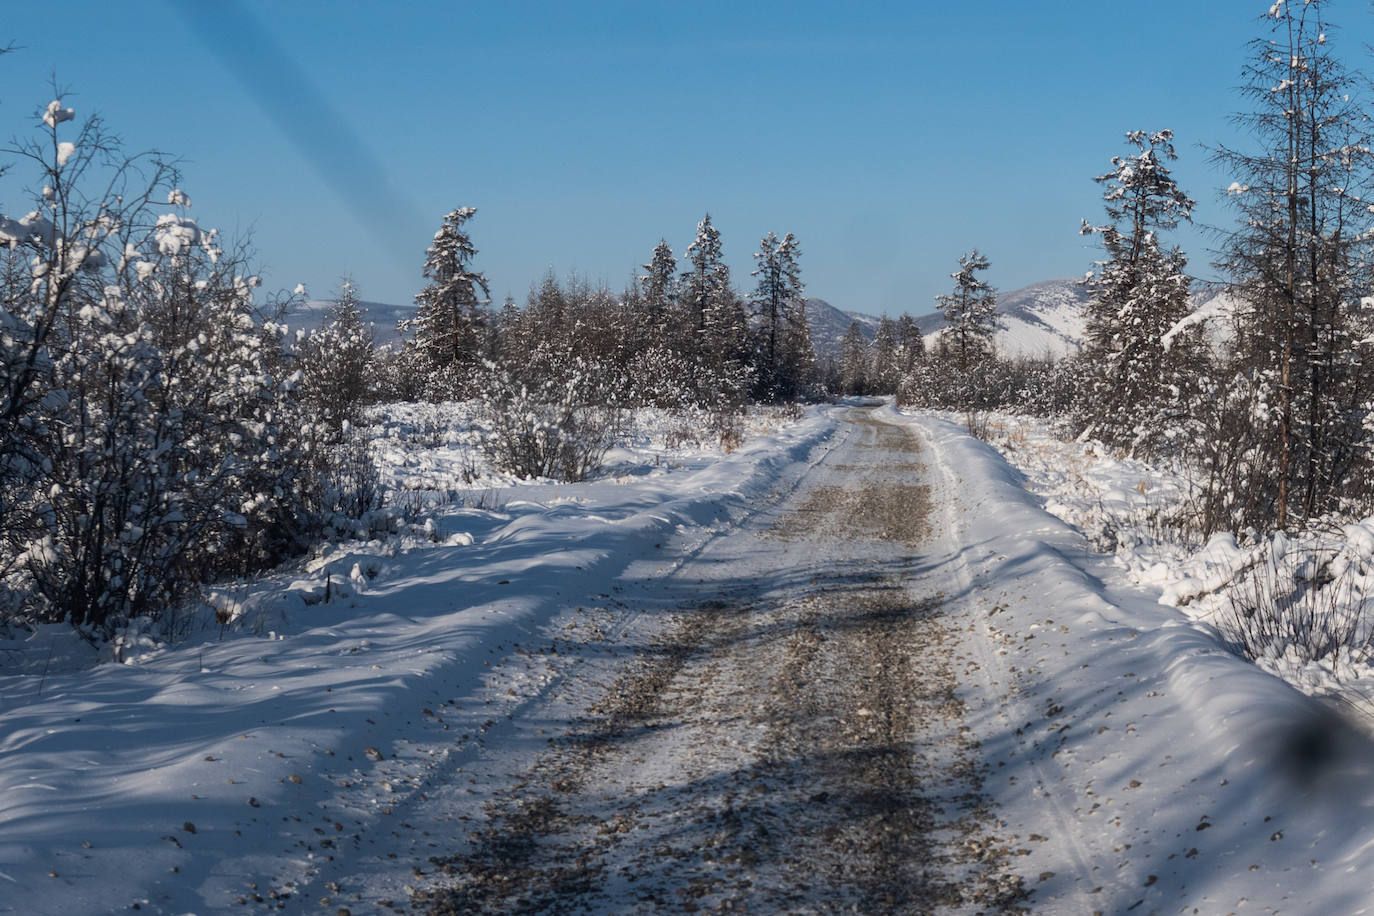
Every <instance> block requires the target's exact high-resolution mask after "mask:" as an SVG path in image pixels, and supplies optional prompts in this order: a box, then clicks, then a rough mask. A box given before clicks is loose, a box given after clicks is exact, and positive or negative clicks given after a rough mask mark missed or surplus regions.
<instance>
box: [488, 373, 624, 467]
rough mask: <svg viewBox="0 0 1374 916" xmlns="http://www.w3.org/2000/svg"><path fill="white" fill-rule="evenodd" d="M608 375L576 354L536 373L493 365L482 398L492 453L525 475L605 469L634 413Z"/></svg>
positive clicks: (493, 462) (498, 462) (501, 463)
mask: <svg viewBox="0 0 1374 916" xmlns="http://www.w3.org/2000/svg"><path fill="white" fill-rule="evenodd" d="M608 375H609V373H608V372H607V371H606V370H605V368H604V367H598V366H596V365H594V364H586V363H583V362H582V361H581V360H579V359H576V358H574V359H572V360H570V361H569V362H568V364H567V365H566V366H565V367H563V371H562V372H559V373H557V374H553V373H549V374H543V375H542V377H534V378H530V377H528V375H527V374H526V373H524V372H519V373H517V372H516V371H514V370H513V368H512V367H510V366H503V365H496V364H490V365H489V366H488V371H487V377H486V382H485V385H484V393H483V398H482V418H483V423H484V425H485V426H486V427H487V430H488V432H487V435H486V438H485V439H484V440H483V450H484V452H485V454H486V456H487V460H488V461H489V462H490V463H491V465H492V466H493V467H495V468H497V469H499V470H501V471H504V472H506V473H509V474H514V475H516V476H518V477H549V478H553V479H555V480H566V481H577V480H585V479H587V478H588V477H589V476H591V475H592V474H594V473H596V472H597V471H599V470H600V469H601V462H602V460H603V459H604V458H605V457H606V452H607V451H609V450H610V448H611V446H612V445H614V444H615V441H616V439H617V438H618V437H619V436H620V435H621V434H622V433H623V432H624V427H625V423H626V420H627V417H628V413H627V411H625V410H624V409H622V408H620V407H618V406H616V405H615V399H614V398H613V397H611V396H610V394H611V393H610V392H608V391H607V390H606V388H607V385H606V383H607V376H608Z"/></svg>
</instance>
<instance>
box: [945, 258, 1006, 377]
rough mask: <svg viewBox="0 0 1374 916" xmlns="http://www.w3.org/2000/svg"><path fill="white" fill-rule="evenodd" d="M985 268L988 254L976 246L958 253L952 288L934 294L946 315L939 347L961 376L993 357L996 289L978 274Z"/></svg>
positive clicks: (987, 263)
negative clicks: (966, 252) (967, 251)
mask: <svg viewBox="0 0 1374 916" xmlns="http://www.w3.org/2000/svg"><path fill="white" fill-rule="evenodd" d="M988 267H989V262H988V259H987V256H986V255H983V254H981V253H980V252H979V251H978V249H976V248H975V249H974V250H973V251H970V252H969V253H968V254H965V255H961V256H960V257H959V269H958V270H956V271H955V272H954V273H952V274H950V277H952V278H953V279H954V291H953V292H952V293H948V294H946V295H942V296H936V297H935V301H936V302H937V303H938V304H939V307H940V311H941V312H942V313H943V314H944V317H945V328H944V330H943V331H942V332H941V333H940V341H939V343H940V349H941V352H942V355H943V356H944V358H945V359H946V360H947V361H948V362H950V363H951V364H952V365H953V367H954V369H955V370H956V371H958V372H959V373H960V374H961V375H967V374H968V373H969V372H970V371H972V370H973V369H975V368H977V367H978V366H980V365H982V364H983V363H985V362H987V361H988V360H990V359H992V356H993V348H992V335H993V331H994V330H995V329H996V324H995V322H996V320H997V291H996V290H995V289H993V288H992V286H991V285H989V284H988V282H987V281H986V280H983V279H981V278H979V276H978V273H979V272H980V271H984V270H987V269H988Z"/></svg>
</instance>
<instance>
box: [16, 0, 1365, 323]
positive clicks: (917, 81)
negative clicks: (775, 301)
mask: <svg viewBox="0 0 1374 916" xmlns="http://www.w3.org/2000/svg"><path fill="white" fill-rule="evenodd" d="M1268 6H1269V0H1209V2H1207V3H1198V2H1197V0H1156V2H1153V3H1150V4H1146V5H1135V6H1120V5H1109V4H1104V3H1102V2H1101V0H1093V2H1087V0H1054V2H1042V3H1030V2H980V0H967V2H962V3H941V4H935V3H928V2H925V0H917V2H913V0H907V2H900V3H896V2H894V3H884V2H868V3H865V2H858V3H846V4H838V3H819V2H804V0H796V2H791V3H774V2H754V3H748V4H744V3H739V2H737V0H736V2H700V3H693V4H682V3H674V4H666V3H647V2H634V3H631V2H624V3H535V2H520V0H510V2H481V3H478V2H460V0H445V2H404V0H398V2H396V3H391V4H382V3H363V2H346V0H329V2H326V0H299V2H293V0H278V2H259V0H235V2H225V0H221V2H204V3H202V2H200V0H130V2H125V3H119V4H112V3H108V2H107V0H99V2H87V0H68V2H64V3H63V4H61V5H60V6H59V7H52V6H45V5H42V4H33V3H26V4H9V5H8V8H7V9H6V10H5V13H4V16H3V18H0V44H3V43H5V42H6V41H12V42H13V43H15V44H16V45H19V46H21V48H20V50H18V51H16V52H15V53H13V54H10V55H7V56H5V57H3V58H0V136H3V137H4V138H9V137H12V136H17V135H23V134H25V133H26V132H27V131H28V130H29V129H30V127H29V125H31V124H32V123H33V121H34V117H33V116H34V114H35V112H36V111H38V110H39V109H41V108H42V107H43V105H45V104H46V103H47V101H48V100H49V98H50V97H51V89H50V87H49V82H50V79H51V77H52V76H53V75H54V74H55V75H56V77H57V79H58V81H59V83H60V84H61V85H63V86H65V87H68V88H69V89H70V90H71V94H70V95H69V96H68V104H69V105H71V106H72V107H74V108H76V109H77V113H78V115H79V116H84V115H87V114H91V113H99V114H101V115H102V116H103V117H104V118H105V120H106V122H107V124H108V126H110V127H111V128H113V129H114V130H115V131H117V132H118V133H119V134H120V135H121V136H122V137H123V138H124V141H125V143H126V146H127V147H128V148H129V149H130V150H140V149H146V148H153V147H155V148H158V149H161V150H164V151H166V152H169V153H173V154H176V155H177V156H179V157H181V159H182V169H183V172H184V179H183V182H182V184H183V187H184V188H185V189H186V190H187V191H188V192H189V193H190V194H191V195H192V197H193V199H194V204H195V205H194V207H193V215H195V216H196V217H197V218H198V219H199V220H200V221H201V222H202V224H203V225H207V226H218V227H220V228H221V230H222V231H223V232H224V233H226V234H227V235H230V236H233V235H236V234H237V235H245V234H248V233H251V236H252V239H253V247H254V249H255V251H256V253H257V261H258V263H259V264H260V266H261V269H262V273H263V276H264V279H265V281H266V283H267V285H268V286H269V287H271V288H281V289H289V288H291V287H293V286H294V285H295V284H296V283H298V282H304V283H305V284H306V285H307V286H308V287H309V289H310V291H311V294H312V295H315V296H328V295H332V293H333V291H334V290H335V289H336V288H337V285H338V280H339V277H340V276H341V275H342V274H344V273H349V274H351V275H352V276H353V278H354V280H355V282H356V284H357V285H358V287H359V289H360V291H361V293H362V295H363V296H364V298H367V299H373V300H380V301H389V302H404V301H407V300H408V299H409V298H410V297H411V296H413V295H414V293H415V292H416V291H417V290H418V289H419V287H420V286H421V285H422V283H423V279H422V278H421V275H420V268H421V265H422V263H423V260H424V249H425V247H426V245H427V244H428V241H429V239H430V237H431V236H432V234H433V232H434V230H435V228H437V226H438V224H439V221H440V219H441V217H442V216H443V214H444V213H446V212H448V211H449V210H451V209H453V208H454V207H458V206H475V207H477V208H478V213H477V216H476V217H475V218H474V219H473V221H472V222H471V223H470V224H469V225H470V228H471V231H472V236H473V241H474V243H475V244H476V245H477V247H478V249H479V255H478V259H477V266H478V268H479V269H481V270H483V271H484V272H485V273H486V275H487V277H488V279H489V280H490V282H491V290H492V295H493V298H494V299H496V300H497V301H498V302H499V300H500V299H501V298H503V297H504V296H505V294H506V293H508V292H509V293H512V294H514V295H515V297H516V298H517V299H519V300H521V301H523V299H524V295H525V293H526V291H527V290H528V288H529V285H530V283H531V282H532V281H534V280H537V279H538V278H539V277H541V276H542V275H543V273H544V272H545V271H546V270H548V269H549V268H552V269H553V270H554V271H555V272H556V273H557V274H559V275H560V276H562V275H566V274H567V273H568V272H569V271H573V270H575V271H577V272H578V273H580V274H582V275H584V276H586V277H588V278H589V279H591V280H592V281H593V282H605V283H606V284H608V285H609V286H611V287H612V288H613V289H617V290H618V289H621V288H623V287H624V285H625V284H626V282H627V281H628V279H629V277H630V276H631V273H632V272H633V271H634V270H635V268H636V266H637V265H639V264H641V263H643V262H644V261H645V260H647V259H648V256H649V254H650V252H651V250H652V248H653V246H654V245H655V244H656V243H657V241H658V240H659V238H660V237H665V238H666V239H667V240H668V242H669V243H670V244H671V245H672V247H673V249H674V252H675V253H677V254H678V255H679V256H681V255H682V253H683V251H684V250H685V248H686V246H687V244H688V243H689V242H690V241H691V238H692V236H693V234H694V231H695V227H696V223H697V221H698V220H699V219H700V218H701V216H702V214H703V213H704V212H706V211H710V213H711V214H712V217H713V220H714V222H715V223H716V225H717V226H718V227H719V228H720V230H721V233H722V237H723V241H724V246H725V253H726V257H727V260H729V262H730V263H731V265H732V268H733V269H734V271H735V281H736V286H737V287H739V288H740V289H741V291H743V292H748V291H749V289H750V288H752V283H751V281H750V279H749V277H748V271H749V269H750V260H751V259H750V255H751V254H752V252H753V251H755V250H756V249H757V247H758V242H759V239H760V237H761V236H762V235H763V234H764V233H765V232H768V231H770V230H771V231H775V232H777V233H778V234H779V235H781V234H782V233H784V232H789V231H790V232H794V233H796V235H797V237H798V238H799V240H800V241H801V245H802V251H803V257H802V268H803V279H804V280H805V281H806V283H807V290H808V293H809V294H810V295H814V296H819V297H822V298H825V299H828V300H830V301H831V302H833V303H834V304H836V305H839V306H840V307H842V308H847V309H852V310H856V311H865V312H870V313H874V314H877V313H883V312H886V313H889V314H893V315H896V314H900V313H901V312H904V311H910V312H911V313H913V314H922V313H925V312H929V311H931V310H932V307H933V303H932V298H933V297H934V296H935V295H936V294H938V293H941V292H945V291H946V290H947V289H948V286H949V279H948V275H949V273H950V272H951V271H952V270H954V268H955V267H956V262H957V260H958V257H959V255H960V254H961V253H963V252H964V251H966V250H968V249H970V248H973V247H975V246H976V247H978V248H980V249H981V250H983V251H984V253H986V254H987V255H988V256H989V258H990V259H991V261H992V268H991V270H990V271H989V275H988V278H989V280H991V282H992V283H993V284H994V285H996V286H998V287H1000V288H1002V289H1006V290H1011V289H1015V288H1017V287H1020V286H1023V285H1026V284H1028V283H1032V282H1035V281H1038V280H1043V279H1049V278H1052V277H1060V276H1070V275H1077V274H1081V273H1082V272H1084V271H1086V270H1087V269H1089V268H1090V267H1091V264H1092V261H1093V259H1094V257H1095V253H1094V250H1093V249H1092V247H1091V243H1090V240H1088V239H1085V238H1083V237H1081V236H1080V235H1079V234H1078V231H1077V230H1078V226H1079V221H1080V220H1081V219H1082V218H1088V219H1094V220H1096V219H1100V218H1101V204H1100V200H1099V197H1098V189H1097V187H1096V185H1094V183H1093V182H1092V177H1093V176H1094V175H1096V174H1099V173H1100V172H1102V171H1104V170H1105V169H1106V167H1107V165H1108V160H1109V158H1110V157H1111V156H1112V155H1113V154H1115V153H1118V152H1120V151H1122V150H1123V149H1124V147H1123V146H1122V145H1121V138H1122V135H1123V134H1124V132H1125V131H1126V130H1129V129H1135V128H1139V129H1150V130H1154V129H1159V128H1163V127H1171V128H1172V129H1173V130H1174V131H1175V132H1176V134H1177V139H1178V147H1179V152H1180V156H1181V160H1180V162H1179V163H1178V164H1177V166H1176V175H1177V176H1178V178H1179V180H1180V182H1181V183H1182V184H1183V186H1184V188H1185V190H1186V191H1188V192H1189V193H1190V194H1191V195H1192V196H1193V197H1195V198H1196V199H1197V200H1198V202H1199V207H1198V211H1197V214H1196V215H1197V218H1198V220H1199V222H1203V223H1213V224H1218V225H1225V223H1226V222H1227V221H1228V220H1229V215H1228V214H1227V213H1226V211H1224V210H1223V209H1222V208H1221V207H1220V205H1219V203H1218V189H1220V188H1222V187H1225V186H1226V185H1227V184H1228V183H1229V181H1230V177H1229V176H1225V175H1222V174H1221V173H1219V172H1218V171H1216V170H1215V169H1214V168H1213V167H1212V166H1211V165H1209V164H1208V162H1207V152H1206V150H1205V149H1203V148H1201V146H1200V145H1208V146H1212V145H1215V144H1216V143H1218V142H1223V141H1225V142H1235V141H1237V139H1238V138H1236V137H1235V135H1234V128H1233V127H1232V124H1231V121H1230V116H1231V115H1232V114H1233V113H1234V112H1235V111H1236V110H1237V109H1238V108H1239V107H1240V106H1241V104H1242V102H1241V100H1240V98H1239V96H1238V95H1237V94H1236V93H1235V92H1234V88H1233V87H1234V86H1235V85H1236V84H1237V83H1238V82H1239V80H1240V70H1241V66H1242V64H1243V63H1244V61H1245V58H1246V50H1245V44H1246V42H1247V41H1248V40H1249V39H1250V38H1252V37H1254V36H1256V35H1258V34H1260V29H1261V26H1260V25H1259V23H1258V21H1257V20H1258V17H1259V16H1260V15H1261V14H1262V13H1264V11H1265V10H1266V9H1267V8H1268ZM188 11H189V12H188ZM194 11H198V12H194ZM244 13H246V16H245V15H243V14H244ZM1331 16H1332V18H1333V20H1334V21H1335V22H1336V23H1337V24H1338V25H1340V26H1342V29H1341V30H1340V31H1339V32H1338V33H1337V35H1336V37H1335V39H1334V41H1335V42H1336V46H1337V47H1338V48H1339V49H1342V50H1343V52H1344V53H1345V56H1346V59H1347V60H1348V61H1350V62H1351V63H1352V64H1354V65H1356V66H1361V67H1363V66H1365V65H1366V64H1367V63H1368V62H1369V59H1370V53H1369V52H1368V51H1366V50H1365V44H1366V43H1367V42H1369V41H1374V17H1371V15H1370V13H1369V12H1368V11H1367V10H1366V5H1365V4H1364V3H1360V2H1355V0H1349V2H1345V3H1333V4H1331ZM1240 142H1241V143H1244V140H1243V138H1240ZM24 177H25V176H23V175H22V174H21V173H18V172H14V173H11V174H10V175H8V176H6V178H4V179H0V210H3V209H14V208H18V207H20V206H22V205H23V204H24V198H23V196H22V195H21V194H20V192H19V189H20V188H21V187H22V184H21V180H22V179H23V178H24ZM1179 239H1180V241H1182V243H1183V244H1184V246H1185V248H1186V249H1187V250H1188V251H1189V253H1190V256H1191V258H1192V261H1193V266H1194V269H1195V272H1197V273H1200V274H1203V275H1210V273H1211V271H1210V269H1209V268H1208V267H1207V261H1208V260H1209V257H1208V255H1207V253H1206V251H1205V247H1206V245H1207V243H1208V240H1207V238H1206V237H1205V236H1204V235H1203V234H1202V233H1201V232H1199V231H1196V230H1189V231H1184V232H1182V233H1180V235H1179Z"/></svg>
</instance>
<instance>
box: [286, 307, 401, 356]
mask: <svg viewBox="0 0 1374 916" xmlns="http://www.w3.org/2000/svg"><path fill="white" fill-rule="evenodd" d="M334 302H335V300H333V299H309V300H306V302H305V304H304V305H302V306H300V307H299V308H296V309H292V310H291V312H289V313H288V314H287V316H286V324H287V327H289V328H291V330H293V331H294V330H296V329H298V328H303V329H305V330H313V329H315V328H318V327H319V326H320V325H322V324H323V323H324V316H325V313H326V312H328V311H329V307H330V306H332V305H333V304H334ZM358 304H359V305H361V306H362V308H363V320H364V321H370V322H372V324H373V327H374V329H375V334H374V339H375V340H376V341H377V344H378V346H381V345H383V344H389V343H395V342H396V341H399V340H400V339H401V333H400V331H398V330H396V324H397V322H399V321H401V320H403V319H406V318H411V317H413V316H414V315H415V306H414V305H413V304H412V305H392V304H390V303H387V302H360V303H358Z"/></svg>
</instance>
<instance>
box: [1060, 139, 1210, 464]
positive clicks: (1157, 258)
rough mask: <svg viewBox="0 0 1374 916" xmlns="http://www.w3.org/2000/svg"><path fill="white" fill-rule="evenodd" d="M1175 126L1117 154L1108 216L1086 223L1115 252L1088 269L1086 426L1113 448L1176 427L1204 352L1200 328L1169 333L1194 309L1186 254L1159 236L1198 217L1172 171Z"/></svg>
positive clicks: (1159, 441)
mask: <svg viewBox="0 0 1374 916" xmlns="http://www.w3.org/2000/svg"><path fill="white" fill-rule="evenodd" d="M1173 139H1174V135H1173V132H1172V131H1170V130H1162V131H1156V132H1153V133H1150V132H1146V131H1142V130H1133V131H1130V132H1128V133H1127V134H1126V141H1127V142H1128V143H1129V144H1131V145H1132V146H1134V147H1135V152H1134V153H1132V154H1130V155H1127V156H1113V157H1112V168H1111V170H1110V171H1108V172H1106V173H1105V174H1102V175H1099V176H1097V178H1095V179H1094V180H1095V181H1097V182H1098V184H1101V185H1103V187H1104V190H1103V195H1102V199H1103V201H1104V204H1105V207H1106V211H1107V222H1105V223H1104V224H1102V225H1092V224H1089V223H1088V222H1086V221H1085V222H1084V223H1083V232H1084V233H1085V234H1088V233H1092V234H1096V235H1097V236H1098V237H1099V238H1100V239H1101V244H1102V247H1103V249H1104V251H1105V253H1106V257H1105V258H1104V259H1103V260H1101V261H1099V262H1098V270H1097V271H1096V273H1095V274H1090V275H1089V280H1088V283H1089V286H1090V289H1091V291H1092V296H1091V298H1090V299H1089V301H1088V303H1087V306H1086V312H1087V322H1086V338H1087V340H1086V343H1085V345H1084V348H1083V352H1082V354H1081V360H1082V363H1083V371H1084V373H1085V375H1086V382H1085V388H1084V391H1083V394H1084V396H1083V398H1082V402H1081V403H1082V406H1081V409H1080V411H1079V413H1080V426H1081V427H1082V428H1084V429H1085V430H1087V431H1089V432H1090V433H1091V434H1092V435H1093V436H1096V437H1097V438H1100V439H1102V440H1104V441H1106V442H1109V443H1111V444H1113V445H1117V446H1121V447H1125V448H1132V449H1144V450H1146V451H1153V450H1156V449H1158V448H1159V447H1161V446H1162V445H1163V443H1164V440H1165V439H1166V438H1167V437H1168V436H1169V434H1170V431H1176V430H1177V429H1178V428H1179V426H1180V422H1181V421H1182V418H1183V417H1184V416H1185V414H1186V411H1187V409H1188V407H1189V405H1190V402H1191V399H1192V394H1193V393H1194V392H1195V390H1196V384H1197V378H1198V374H1199V372H1200V371H1201V369H1202V368H1203V367H1202V365H1201V363H1202V362H1203V361H1204V359H1205V354H1204V353H1203V352H1202V341H1201V338H1200V335H1199V333H1198V332H1197V331H1196V330H1194V331H1190V332H1181V333H1175V334H1173V335H1170V336H1168V337H1166V335H1169V332H1170V330H1171V329H1173V328H1174V326H1175V325H1176V324H1178V322H1179V321H1180V320H1182V319H1183V318H1184V317H1185V316H1186V315H1187V314H1188V312H1189V301H1188V292H1189V281H1188V275H1187V273H1186V271H1185V268H1186V266H1187V259H1186V258H1185V257H1184V255H1183V252H1182V251H1181V250H1180V249H1179V248H1178V247H1177V246H1174V247H1172V248H1165V247H1164V245H1163V244H1162V243H1161V241H1160V238H1159V233H1160V232H1163V231H1168V230H1171V229H1174V228H1176V227H1177V226H1178V224H1179V221H1180V220H1186V219H1190V217H1191V213H1192V209H1193V201H1192V199H1191V198H1189V197H1188V195H1186V194H1184V193H1183V191H1182V190H1180V189H1179V187H1178V184H1177V183H1176V182H1175V181H1174V179H1173V176H1172V175H1171V174H1170V172H1169V167H1168V164H1167V163H1169V162H1171V161H1173V160H1174V159H1177V158H1178V157H1177V155H1176V154H1175V152H1174V144H1173Z"/></svg>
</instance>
